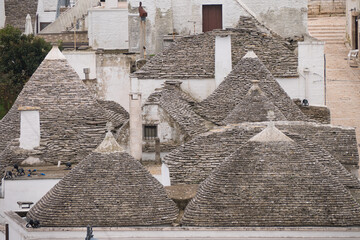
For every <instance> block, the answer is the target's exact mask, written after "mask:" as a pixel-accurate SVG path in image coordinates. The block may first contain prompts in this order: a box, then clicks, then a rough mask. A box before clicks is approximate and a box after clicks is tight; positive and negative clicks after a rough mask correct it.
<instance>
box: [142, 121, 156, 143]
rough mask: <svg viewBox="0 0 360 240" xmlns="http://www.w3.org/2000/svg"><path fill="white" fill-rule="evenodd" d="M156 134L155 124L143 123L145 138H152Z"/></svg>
mask: <svg viewBox="0 0 360 240" xmlns="http://www.w3.org/2000/svg"><path fill="white" fill-rule="evenodd" d="M157 136H158V134H157V125H144V139H145V140H154V139H155V138H157Z"/></svg>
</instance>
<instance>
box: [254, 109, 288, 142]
mask: <svg viewBox="0 0 360 240" xmlns="http://www.w3.org/2000/svg"><path fill="white" fill-rule="evenodd" d="M267 118H268V120H269V121H270V122H269V125H268V126H267V127H266V128H265V129H264V130H263V131H261V132H260V133H258V134H257V135H255V136H254V137H252V138H251V139H250V140H249V141H250V142H293V140H292V139H291V138H289V137H288V136H286V135H285V134H284V133H282V132H281V131H280V130H279V129H277V128H276V127H275V123H274V122H273V121H274V120H275V113H274V111H271V110H270V111H268V115H267Z"/></svg>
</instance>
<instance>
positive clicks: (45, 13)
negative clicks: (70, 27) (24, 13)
mask: <svg viewBox="0 0 360 240" xmlns="http://www.w3.org/2000/svg"><path fill="white" fill-rule="evenodd" d="M57 2H58V1H57V0H39V1H38V6H37V11H36V14H37V15H38V20H37V22H36V23H37V25H38V29H39V30H40V23H42V22H44V23H45V22H50V23H51V22H54V21H55V19H56V10H57ZM33 27H34V29H35V31H36V26H33Z"/></svg>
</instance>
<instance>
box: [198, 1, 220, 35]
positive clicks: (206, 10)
mask: <svg viewBox="0 0 360 240" xmlns="http://www.w3.org/2000/svg"><path fill="white" fill-rule="evenodd" d="M202 14H203V32H208V31H212V30H214V29H222V28H223V26H222V5H203V9H202Z"/></svg>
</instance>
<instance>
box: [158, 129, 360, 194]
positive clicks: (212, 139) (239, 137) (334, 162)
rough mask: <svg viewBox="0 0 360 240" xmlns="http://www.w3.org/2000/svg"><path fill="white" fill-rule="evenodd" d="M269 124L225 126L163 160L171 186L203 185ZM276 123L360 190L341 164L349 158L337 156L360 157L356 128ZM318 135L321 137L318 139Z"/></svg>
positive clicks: (334, 173)
mask: <svg viewBox="0 0 360 240" xmlns="http://www.w3.org/2000/svg"><path fill="white" fill-rule="evenodd" d="M266 124H267V123H266V122H261V123H260V122H259V123H243V124H238V125H229V126H224V127H221V128H217V129H214V130H212V131H210V132H208V133H205V134H202V135H199V136H197V137H196V138H194V139H192V140H191V141H189V142H187V143H185V144H184V145H182V146H180V147H179V148H177V149H175V150H173V151H172V152H170V153H169V154H168V155H167V156H165V157H164V162H165V163H166V165H167V166H168V167H169V171H170V179H171V183H172V184H173V185H174V184H183V183H185V184H199V183H201V182H202V181H204V180H205V179H206V178H207V177H208V176H209V174H210V173H211V171H213V170H214V169H216V168H217V167H218V166H219V165H220V164H221V163H222V162H223V161H224V160H225V158H226V157H229V156H230V155H231V154H232V153H234V152H235V151H236V149H238V148H239V147H240V146H241V145H242V144H244V143H246V142H247V141H248V140H249V139H250V138H251V137H253V136H254V135H256V134H257V133H259V132H260V131H262V130H263V129H264V127H265V126H266ZM275 124H276V126H277V128H279V129H280V130H282V131H284V133H285V134H286V135H288V136H289V137H290V138H292V139H293V140H294V141H296V142H297V143H299V144H300V145H301V146H302V147H303V148H305V149H306V150H307V151H308V152H310V154H312V155H313V158H315V159H317V160H319V162H320V163H321V164H322V165H324V166H325V167H326V168H328V169H329V171H331V173H332V174H333V176H334V177H335V178H336V179H338V180H339V182H341V183H342V184H344V186H346V187H348V188H356V189H359V188H360V185H359V181H358V180H357V179H356V178H355V177H354V176H352V175H351V174H350V173H349V172H348V171H347V170H346V169H345V168H344V166H343V165H342V164H341V163H340V162H344V159H345V161H346V156H345V157H344V156H341V155H340V154H336V153H338V152H346V153H347V154H348V155H353V156H354V158H357V157H358V152H357V146H356V141H355V142H354V141H353V138H354V137H355V130H354V129H350V128H342V127H335V126H331V125H322V124H316V123H311V122H276V123H275ZM333 132H337V133H339V135H338V136H337V140H334V139H333ZM317 136H321V138H320V139H317V138H316V137H317ZM314 140H316V141H314Z"/></svg>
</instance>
